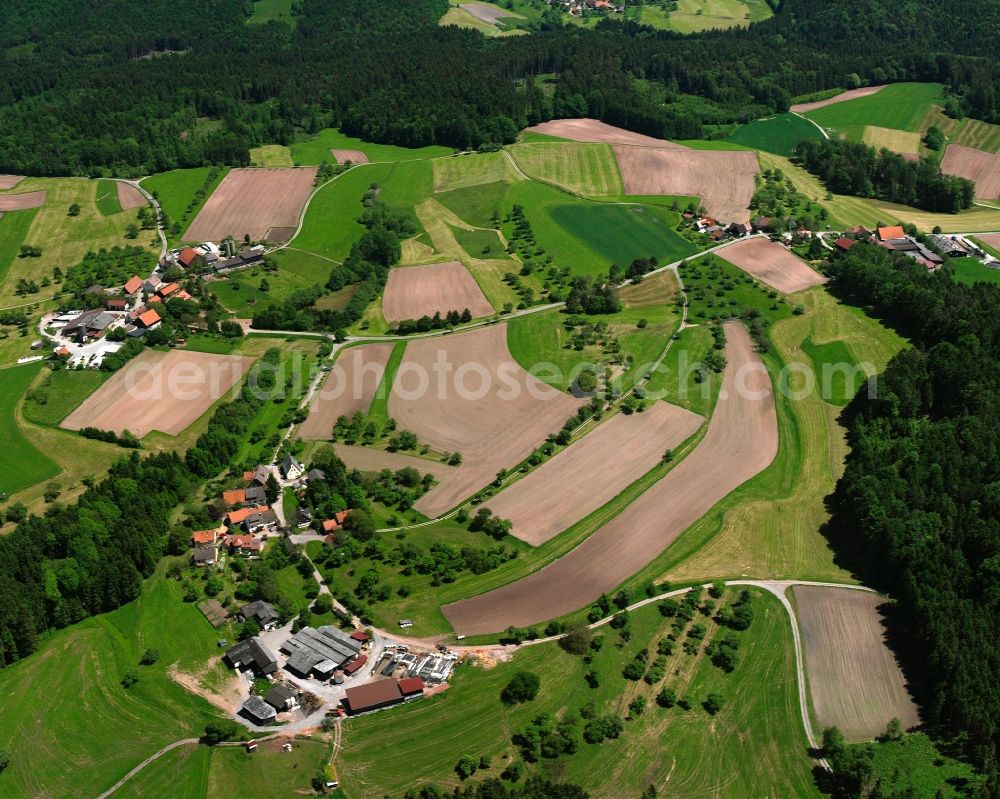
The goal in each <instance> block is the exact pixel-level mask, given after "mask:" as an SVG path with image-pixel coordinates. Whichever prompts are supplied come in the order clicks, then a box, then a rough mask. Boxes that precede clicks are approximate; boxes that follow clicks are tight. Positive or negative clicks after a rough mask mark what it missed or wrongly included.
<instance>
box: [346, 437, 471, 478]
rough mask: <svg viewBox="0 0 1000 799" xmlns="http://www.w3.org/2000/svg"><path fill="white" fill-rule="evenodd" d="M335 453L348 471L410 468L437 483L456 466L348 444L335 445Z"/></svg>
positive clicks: (446, 476)
mask: <svg viewBox="0 0 1000 799" xmlns="http://www.w3.org/2000/svg"><path fill="white" fill-rule="evenodd" d="M333 451H334V452H336V453H337V457H338V458H340V459H341V460H342V461H343V462H344V463H345V464H347V468H348V469H357V470H358V471H361V472H380V471H382V470H383V469H391V470H392V471H396V470H397V469H406V468H408V467H410V468H413V469H416V470H417V471H418V472H420V474H422V475H423V474H432V475H434V479H435V480H437V481H439V482H440V481H441V480H446V479H448V478H449V477H451V476H452V474H453V473H454V471H455V467H454V466H449V465H448V464H447V463H441V461H432V460H428V459H427V458H418V457H417V456H415V455H407V454H405V453H403V452H387V451H386V450H384V449H372V448H371V447H352V446H350V445H348V444H334V445H333Z"/></svg>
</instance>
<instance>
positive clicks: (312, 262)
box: [208, 248, 335, 316]
mask: <svg viewBox="0 0 1000 799" xmlns="http://www.w3.org/2000/svg"><path fill="white" fill-rule="evenodd" d="M274 258H275V260H276V261H277V262H278V271H277V272H268V271H267V270H265V269H263V268H262V267H259V266H256V267H250V268H249V269H242V270H240V271H238V272H233V273H231V274H230V275H229V277H228V279H226V280H213V281H212V282H211V283H209V284H208V288H209V290H211V291H212V292H214V293H215V294H216V296H218V298H219V302H221V303H222V304H223V305H224V306H225V307H226V308H229V309H230V310H231V311H233V312H234V313H236V315H237V316H242V315H244V314H252V312H253V308H254V307H256V306H258V305H263V306H264V307H266V306H268V305H270V304H271V303H282V302H284V301H285V300H287V299H288V298H289V297H290V296H291V295H292V294H293V293H294V292H296V291H299V290H301V289H307V288H311V287H312V286H315V285H320V286H323V285H325V284H326V281H327V280H328V279H329V277H330V270H331V269H332V268H333V267H334V266H335V264H334V263H332V262H331V261H328V260H326V259H325V258H320V257H319V256H317V255H313V254H312V253H308V252H302V251H300V250H295V249H291V248H287V249H283V250H279V251H278V252H277V253H275V255H274ZM263 280H266V281H267V285H268V289H267V291H262V290H261V281H263Z"/></svg>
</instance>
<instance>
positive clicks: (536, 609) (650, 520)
mask: <svg viewBox="0 0 1000 799" xmlns="http://www.w3.org/2000/svg"><path fill="white" fill-rule="evenodd" d="M726 338H727V342H726V360H727V364H726V370H725V373H724V375H723V383H722V388H721V391H720V393H719V401H718V403H717V405H716V408H715V413H714V414H713V416H712V419H711V421H710V422H709V424H708V430H707V431H706V433H705V437H704V438H703V439H702V441H701V443H700V444H699V445H698V447H697V448H696V449H695V450H694V451H693V452H692V453H691V454H690V455H688V456H687V457H686V458H685V459H684V460H682V461H681V462H680V463H678V464H677V466H675V467H674V468H673V469H672V470H671V471H670V472H668V473H667V475H666V476H665V477H664V478H663V479H662V480H660V481H659V482H658V483H656V484H655V485H653V487H652V488H650V489H649V490H648V491H647V492H646V493H644V494H642V495H641V496H640V497H639V498H638V499H637V500H636V501H635V502H633V503H632V504H631V505H629V506H628V507H627V508H626V509H625V510H624V511H623V512H622V513H621V514H620V515H618V516H617V517H615V518H614V519H612V520H611V521H610V522H609V523H608V524H606V525H604V526H603V527H602V528H600V529H599V530H598V531H597V532H595V533H594V534H593V535H591V536H590V538H588V539H587V540H586V541H584V542H583V543H582V544H580V546H578V547H577V548H576V549H574V550H573V551H571V552H570V553H569V554H568V555H565V556H563V557H562V558H560V559H559V560H557V561H555V562H554V563H551V564H550V565H548V566H546V567H545V568H543V569H540V570H538V571H536V572H534V573H533V574H531V575H529V576H528V577H525V578H524V579H521V580H518V581H516V582H514V583H511V584H509V585H506V586H504V587H503V588H498V589H496V590H494V591H489V592H487V593H485V594H480V595H479V596H476V597H472V598H471V599H465V600H462V601H460V602H454V603H452V604H450V605H445V606H444V607H443V608H442V611H443V612H444V614H445V616H446V617H447V619H448V621H449V622H450V623H451V625H452V627H453V628H454V629H455V631H456V632H458V633H464V634H466V635H478V634H485V633H494V632H498V631H500V630H504V629H506V628H507V627H508V626H510V625H512V624H513V625H515V626H517V627H527V626H530V625H533V624H537V623H539V622H543V621H546V620H548V619H553V618H558V617H559V616H563V615H565V614H567V613H570V612H572V611H574V610H577V609H579V608H581V607H583V606H584V605H586V604H587V603H589V602H592V601H593V600H595V599H597V597H598V596H600V595H601V593H603V592H610V591H612V590H613V589H614V588H615V587H616V586H618V585H620V584H621V583H622V582H623V581H625V580H627V579H628V578H629V577H631V576H632V575H633V574H635V573H636V572H638V571H639V570H640V569H642V568H643V567H644V566H645V565H646V564H648V563H649V562H650V561H652V560H653V559H654V558H656V556H657V555H659V554H660V553H661V552H662V551H663V550H664V549H666V548H667V547H668V546H670V544H671V543H672V542H673V541H674V540H675V539H676V538H677V537H678V536H679V535H680V534H681V533H682V532H683V531H684V530H686V529H687V528H688V527H689V526H690V525H691V524H693V523H694V522H695V521H697V520H698V519H699V518H700V517H701V516H702V515H704V514H705V513H706V512H707V511H708V510H709V509H710V508H711V507H712V506H713V505H715V503H716V502H718V501H719V500H721V499H722V498H723V497H725V496H726V495H727V494H729V493H730V492H731V491H732V490H733V489H735V488H737V487H738V486H740V485H741V484H743V483H744V482H746V481H747V480H749V479H750V478H751V477H753V476H754V475H756V474H758V473H759V472H760V471H762V470H763V469H765V468H766V467H767V466H768V465H769V464H770V463H771V461H772V460H774V456H775V454H776V453H777V451H778V422H777V417H776V415H775V407H774V397H773V395H772V393H771V380H770V376H769V375H768V373H767V371H766V369H765V367H764V365H763V364H762V363H761V362H760V359H759V357H758V356H757V354H756V352H755V351H754V347H753V343H752V342H751V340H750V336H749V335H748V334H747V332H746V330H745V329H744V328H743V326H742V325H741V324H739V323H738V322H727V323H726Z"/></svg>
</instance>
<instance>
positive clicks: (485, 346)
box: [389, 324, 580, 517]
mask: <svg viewBox="0 0 1000 799" xmlns="http://www.w3.org/2000/svg"><path fill="white" fill-rule="evenodd" d="M579 405H580V401H579V400H576V399H574V398H573V397H570V396H569V395H568V394H563V393H562V392H560V391H556V390H555V389H552V388H551V387H550V386H547V385H545V384H544V383H543V382H542V381H540V380H538V379H536V378H534V377H532V376H531V375H529V374H528V373H527V372H526V371H524V369H522V368H521V367H520V366H519V365H518V364H517V363H516V361H514V359H513V357H512V356H511V354H510V351H509V350H508V349H507V325H505V324H498V325H489V326H487V327H481V328H476V329H474V330H470V331H468V332H467V333H456V334H454V335H450V336H439V337H435V338H428V339H416V340H413V341H410V342H409V344H407V347H406V355H405V356H404V358H403V362H402V363H401V364H400V366H399V370H398V371H397V372H396V379H395V382H394V384H393V389H392V394H391V395H390V396H389V416H391V417H392V418H393V419H395V420H396V423H397V424H398V426H399V428H400V429H401V430H410V431H412V432H414V433H416V434H417V437H418V438H419V439H420V441H421V443H424V444H429V445H430V446H431V448H433V449H434V450H436V451H437V452H459V453H461V455H462V465H461V466H460V467H459V468H457V469H455V472H454V474H453V475H452V476H451V477H449V478H448V479H447V480H444V481H442V483H441V484H440V485H437V486H435V487H434V488H432V489H431V490H430V491H428V492H427V493H426V494H425V495H424V496H423V497H421V498H420V499H419V500H418V501H417V502H416V504H415V505H414V507H415V508H416V509H417V510H419V511H420V512H421V513H424V514H426V515H428V516H432V517H433V516H438V515H440V514H441V513H443V512H445V511H447V510H449V509H450V508H452V507H454V506H455V505H457V504H458V503H459V502H460V501H461V500H463V499H465V498H466V497H467V496H469V495H470V494H472V493H474V492H475V491H478V490H479V489H480V488H482V487H483V486H485V485H486V484H487V483H489V482H490V481H491V480H492V479H493V478H494V476H495V475H496V473H497V472H498V471H499V470H500V469H508V468H510V467H512V466H515V465H516V464H517V463H519V462H520V461H521V460H523V459H524V458H525V457H527V456H528V455H529V454H530V453H531V451H532V450H533V449H534V448H535V447H536V446H538V445H539V444H540V443H542V441H544V440H545V437H546V436H548V435H549V434H550V433H555V432H557V431H558V430H559V428H561V427H562V425H563V423H564V422H565V421H566V419H567V418H569V417H570V416H571V415H573V413H575V412H576V409H577V408H578V407H579Z"/></svg>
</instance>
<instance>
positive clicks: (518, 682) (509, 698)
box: [500, 671, 542, 705]
mask: <svg viewBox="0 0 1000 799" xmlns="http://www.w3.org/2000/svg"><path fill="white" fill-rule="evenodd" d="M541 684H542V681H541V680H540V679H539V677H538V675H537V674H534V673H533V672H530V671H519V672H517V674H515V675H514V676H513V677H512V678H511V681H510V682H509V683H507V685H506V687H505V688H504V689H503V690H502V691H501V692H500V701H501V702H503V703H504V704H505V705H519V704H521V703H523V702H530V701H531V700H532V699H534V698H535V697H536V696H538V689H539V687H540V686H541Z"/></svg>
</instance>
